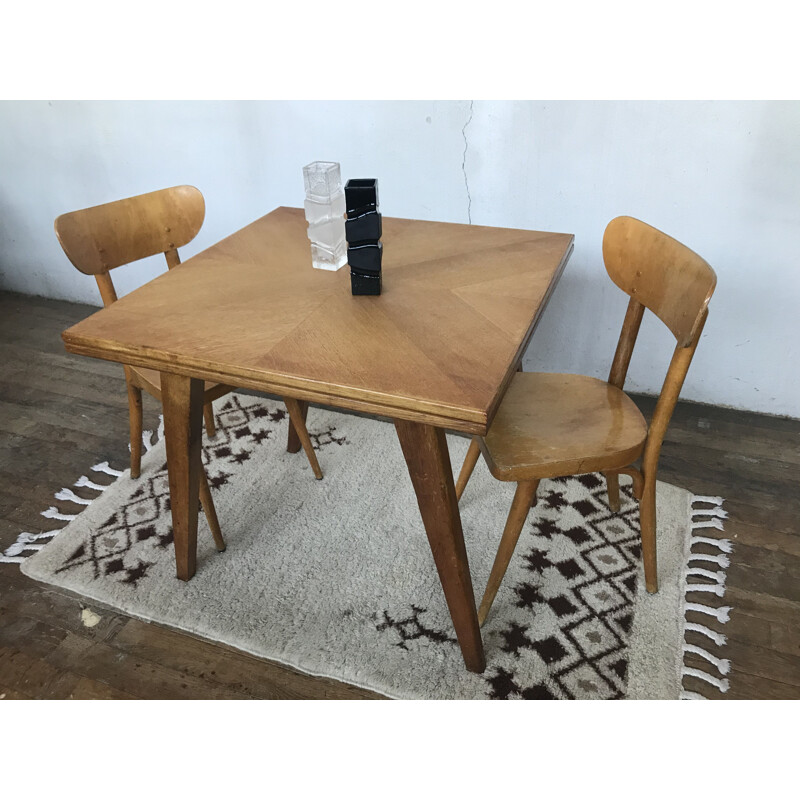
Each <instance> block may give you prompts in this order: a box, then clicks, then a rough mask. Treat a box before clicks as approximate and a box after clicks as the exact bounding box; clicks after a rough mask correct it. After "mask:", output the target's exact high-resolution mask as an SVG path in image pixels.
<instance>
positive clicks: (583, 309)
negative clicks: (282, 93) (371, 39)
mask: <svg viewBox="0 0 800 800" xmlns="http://www.w3.org/2000/svg"><path fill="white" fill-rule="evenodd" d="M462 131H463V133H462ZM465 136H466V154H465ZM799 143H800V103H796V102H792V103H778V102H763V103H761V102H674V103H673V102H669V103H665V102H559V103H551V102H548V103H537V102H515V103H508V102H479V101H476V102H475V103H474V104H473V105H472V106H471V104H470V103H469V102H400V103H398V102H346V103H345V102H293V103H287V102H259V103H249V102H184V103H170V102H147V103H135V102H119V103H100V102H74V103H73V102H70V103H66V102H56V103H46V102H31V103H18V102H6V103H0V287H1V288H4V289H11V290H14V291H20V292H25V293H30V294H41V295H45V296H48V297H57V298H64V299H69V300H80V301H84V302H91V303H95V304H99V300H98V298H97V294H96V292H97V289H96V286H95V284H94V281H93V280H92V279H91V278H88V277H86V276H83V275H81V274H80V273H78V272H77V271H76V270H75V269H74V268H73V267H72V266H71V265H70V264H69V262H68V261H67V260H66V258H65V256H64V255H63V253H62V252H61V250H60V248H59V246H58V243H57V241H56V239H55V236H54V234H53V229H52V224H53V220H54V218H55V217H56V216H57V215H58V214H60V213H63V212H65V211H69V210H73V209H77V208H83V207H85V206H88V205H94V204H97V203H102V202H106V201H109V200H113V199H117V198H120V197H125V196H129V195H133V194H138V193H140V192H145V191H150V190H152V189H155V188H161V187H164V186H170V185H174V184H178V183H191V184H194V185H196V186H198V187H199V188H200V189H201V190H202V191H203V194H204V195H205V198H206V206H207V211H206V222H205V225H204V227H203V230H202V231H201V233H200V235H199V236H198V237H197V239H196V240H195V241H194V242H192V243H191V244H190V245H188V246H187V247H186V248H184V250H183V254H184V257H188V256H190V255H192V254H193V253H195V252H198V251H199V250H201V249H203V248H205V247H207V246H209V245H210V244H212V243H214V242H215V241H217V240H218V239H220V238H222V237H223V236H225V235H227V234H228V233H230V232H232V231H234V230H236V229H237V228H239V227H241V226H243V225H245V224H247V223H248V222H250V221H252V220H253V219H255V218H256V217H258V216H261V215H262V214H264V213H266V212H267V211H269V210H271V209H272V208H274V207H275V206H278V205H301V203H302V198H303V185H302V175H301V168H302V166H303V165H304V164H306V163H308V162H309V161H313V160H315V159H330V160H336V161H339V162H340V163H341V165H342V173H343V176H344V177H348V176H355V175H362V176H363V175H367V176H372V175H374V176H376V177H378V178H379V180H380V191H381V208H382V211H383V213H384V214H386V215H391V216H399V217H414V218H418V219H438V220H443V221H452V222H466V221H467V219H468V208H470V216H471V220H472V222H474V223H478V224H486V225H502V226H508V227H522V228H538V229H542V230H555V231H566V232H570V233H574V234H575V236H576V247H575V252H574V254H573V257H572V259H571V261H570V264H569V266H568V268H567V271H566V272H565V274H564V277H563V279H562V281H561V283H560V285H559V288H558V289H557V291H556V293H555V295H554V297H553V299H552V301H551V304H550V306H549V308H548V310H547V312H546V314H545V316H544V319H543V321H542V324H541V327H540V329H539V331H538V332H537V334H536V336H535V338H534V341H533V344H532V346H531V348H530V349H529V352H528V354H527V356H526V361H525V363H526V366H527V367H528V368H535V369H552V370H563V371H573V372H585V373H587V374H593V375H598V376H605V374H606V373H607V370H608V365H609V362H610V358H611V356H612V354H613V350H614V344H615V341H616V337H617V335H618V333H619V327H620V324H621V321H622V315H623V313H624V308H625V303H626V299H627V298H626V297H625V296H624V295H622V293H621V292H619V290H617V289H616V288H615V287H614V286H613V285H612V284H611V282H610V281H609V279H608V277H607V276H606V274H605V271H604V269H603V267H602V260H601V257H600V243H601V239H602V232H603V228H604V227H605V225H606V223H607V222H608V221H609V220H610V219H611V218H613V217H614V216H617V215H619V214H629V215H631V216H636V217H639V218H641V219H644V220H645V221H647V222H650V223H651V224H653V225H655V226H656V227H658V228H661V229H662V230H664V231H666V232H667V233H669V234H671V235H673V236H675V237H676V238H678V239H680V240H681V241H683V242H685V243H686V244H687V245H689V246H690V247H692V248H693V249H695V250H696V251H697V252H699V253H700V254H701V255H702V256H703V257H704V258H706V259H707V260H708V261H709V262H710V263H711V264H712V266H714V268H715V269H716V270H717V274H718V278H719V284H718V289H717V293H716V295H715V296H714V299H713V300H712V303H711V313H710V317H709V322H708V324H707V326H706V330H705V333H704V336H703V341H702V342H701V345H700V347H699V349H698V353H697V356H696V358H695V363H694V365H693V366H692V369H691V371H690V373H689V377H688V379H687V383H686V386H685V389H684V393H683V396H684V397H685V398H687V399H694V400H699V401H702V402H709V403H717V404H723V405H731V406H734V407H738V408H746V409H753V410H758V411H765V412H769V413H773V414H788V415H791V416H800V388H798V387H800V380H799V379H798V375H800V347H799V346H798V340H799V339H800V314H798V313H797V308H798V302H800V275H799V272H798V266H797V258H798V256H797V253H798V252H800V224H799V223H800V147H798V144H799ZM462 165H463V167H462ZM465 172H466V179H467V183H468V187H469V195H468V193H467V186H466V185H465V174H464V173H465ZM470 199H471V207H470V205H469V203H470ZM162 269H163V266H162V262H161V261H156V260H153V261H152V262H151V263H150V264H148V265H147V266H146V268H145V269H144V270H143V271H142V272H141V273H139V274H138V276H137V280H136V281H134V280H133V279H132V278H130V279H127V280H126V279H125V277H124V271H123V274H121V275H120V281H119V284H120V289H121V292H124V291H127V290H129V289H131V288H133V286H135V285H136V284H137V283H141V282H143V281H144V280H148V279H149V278H151V277H153V276H154V275H155V274H157V273H158V272H159V271H161V270H162ZM128 275H130V273H128ZM115 279H116V276H115ZM646 320H647V318H646ZM672 346H673V345H672V343H671V342H670V339H669V335H668V334H667V333H666V332H665V330H664V329H663V326H660V325H659V323H657V321H655V320H653V319H652V318H650V319H649V320H648V321H646V323H645V325H644V326H643V329H642V334H641V340H640V343H639V346H638V348H637V352H636V354H635V355H634V360H633V363H632V367H631V372H630V377H629V383H628V386H629V388H631V389H632V390H640V391H649V392H657V391H658V389H659V388H660V383H661V380H662V378H663V375H664V370H665V369H666V365H667V363H668V360H669V356H670V354H671V350H672Z"/></svg>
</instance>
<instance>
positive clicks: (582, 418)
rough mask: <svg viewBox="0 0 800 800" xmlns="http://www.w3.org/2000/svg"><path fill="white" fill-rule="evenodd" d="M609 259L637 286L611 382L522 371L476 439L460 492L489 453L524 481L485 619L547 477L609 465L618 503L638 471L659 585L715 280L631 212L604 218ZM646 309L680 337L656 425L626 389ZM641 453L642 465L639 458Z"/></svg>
mask: <svg viewBox="0 0 800 800" xmlns="http://www.w3.org/2000/svg"><path fill="white" fill-rule="evenodd" d="M603 259H604V261H605V266H606V270H607V271H608V274H609V276H610V277H611V279H612V280H613V281H614V283H616V285H617V286H619V288H620V289H622V290H623V291H624V292H625V293H626V294H628V295H630V298H631V299H630V302H629V303H628V311H627V313H626V315H625V321H624V323H623V326H622V333H621V334H620V338H619V344H618V345H617V351H616V354H615V355H614V361H613V363H612V366H611V373H610V375H609V378H608V382H605V381H601V380H598V379H597V378H589V377H585V376H583V375H557V374H543V373H529V372H518V373H516V374H515V375H514V377H513V379H512V381H511V384H510V386H509V388H508V391H507V392H506V395H505V397H504V398H503V400H502V402H501V403H500V407H499V409H498V411H497V415H496V416H495V418H494V421H493V423H492V426H491V428H490V429H489V433H488V434H487V436H486V437H485V438H480V437H475V438H474V439H473V440H472V443H471V444H470V448H469V451H468V453H467V457H466V459H465V461H464V465H463V467H462V468H461V474H460V475H459V477H458V481H457V484H456V496H457V497H458V498H459V499H460V498H461V495H462V494H463V492H464V489H465V487H466V485H467V481H469V478H470V475H471V474H472V470H473V469H474V468H475V464H476V462H477V460H478V456H479V454H480V453H481V452H482V453H483V456H484V458H485V459H486V463H487V465H488V467H489V470H490V472H491V473H492V475H493V476H494V477H495V478H497V479H498V480H501V481H514V482H516V484H517V489H516V493H515V495H514V500H513V502H512V505H511V511H510V513H509V515H508V519H507V520H506V525H505V529H504V531H503V535H502V538H501V541H500V547H499V549H498V552H497V556H496V558H495V562H494V565H493V567H492V571H491V574H490V576H489V581H488V584H487V586H486V591H485V593H484V595H483V600H482V601H481V606H480V609H479V611H478V620H479V622H480V624H481V625H482V624H483V622H484V621H485V620H486V617H487V615H488V613H489V609H490V608H491V606H492V602H493V601H494V598H495V595H496V594H497V590H498V589H499V587H500V583H501V581H502V580H503V576H504V575H505V572H506V569H507V567H508V564H509V561H510V560H511V556H512V554H513V552H514V548H515V546H516V544H517V540H518V539H519V535H520V532H521V530H522V526H523V524H524V523H525V519H526V518H527V516H528V510H529V508H530V507H531V505H535V504H536V490H537V487H538V485H539V481H540V480H541V479H543V478H558V477H565V476H568V475H579V474H583V473H587V472H602V473H604V475H605V478H606V482H607V488H608V502H609V506H610V507H611V509H612V510H614V511H619V508H620V500H619V475H620V474H626V475H629V476H630V477H631V478H632V479H633V493H634V496H635V497H636V499H637V500H638V501H639V517H640V522H641V532H642V557H643V560H644V572H645V585H646V587H647V591H648V592H656V591H658V578H657V566H656V540H655V535H656V505H655V497H656V472H657V469H658V457H659V453H660V451H661V443H662V441H663V439H664V434H665V432H666V429H667V425H668V424H669V420H670V417H671V416H672V412H673V410H674V408H675V403H676V402H677V400H678V395H679V393H680V390H681V386H682V385H683V381H684V378H685V377H686V373H687V371H688V369H689V365H690V364H691V361H692V357H693V356H694V351H695V349H696V348H697V343H698V341H699V339H700V334H701V332H702V330H703V325H704V324H705V321H706V317H707V315H708V310H707V309H708V302H709V300H710V299H711V295H712V294H713V293H714V287H715V285H716V282H717V278H716V275H715V274H714V270H713V269H711V267H710V266H709V265H708V264H707V263H706V262H705V261H704V260H703V259H702V258H700V256H698V255H697V254H696V253H693V252H692V251H691V250H689V248H687V247H685V246H684V245H682V244H681V243H680V242H677V241H676V240H675V239H672V238H670V237H669V236H667V235H666V234H664V233H661V231H658V230H656V229H655V228H652V227H651V226H650V225H646V224H645V223H644V222H640V221H639V220H636V219H633V218H631V217H617V218H616V219H614V220H612V221H611V222H610V223H609V224H608V226H607V227H606V231H605V235H604V237H603ZM645 308H648V309H650V310H651V311H652V312H653V313H654V314H655V315H656V316H657V317H658V318H659V319H660V320H661V321H662V322H663V323H664V324H665V325H666V326H667V327H668V328H669V330H670V331H671V332H672V334H673V335H674V336H675V339H676V340H677V345H676V347H675V352H674V354H673V356H672V361H671V363H670V365H669V370H668V371H667V376H666V379H665V381H664V385H663V386H662V388H661V394H660V396H659V398H658V402H657V404H656V408H655V411H654V413H653V418H652V420H651V422H650V427H649V430H648V426H647V422H646V421H645V419H644V417H643V416H642V414H641V413H640V412H639V410H638V408H637V407H636V405H635V404H634V403H633V401H632V400H631V399H630V398H629V397H628V396H627V395H626V394H625V393H624V392H623V391H622V387H623V384H624V382H625V376H626V374H627V371H628V365H629V364H630V359H631V354H632V352H633V347H634V344H635V342H636V336H637V334H638V332H639V325H640V324H641V321H642V315H643V314H644V310H645ZM639 459H641V463H640V465H639V466H635V462H636V461H637V460H639Z"/></svg>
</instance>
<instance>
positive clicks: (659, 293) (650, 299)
mask: <svg viewBox="0 0 800 800" xmlns="http://www.w3.org/2000/svg"><path fill="white" fill-rule="evenodd" d="M603 259H604V261H605V265H606V270H607V271H608V274H609V275H610V277H611V280H613V281H614V283H616V284H617V286H619V288H620V289H622V291H623V292H625V293H626V294H629V295H630V296H631V297H632V298H634V299H635V300H637V301H638V302H639V303H641V304H642V305H643V306H644V307H645V308H649V309H650V311H652V312H653V313H654V314H655V315H656V316H657V317H658V318H659V319H660V320H661V321H662V322H663V323H664V324H665V325H666V326H667V327H668V328H669V329H670V330H671V331H672V333H673V335H674V336H675V338H676V339H677V340H678V344H679V345H680V346H681V347H688V346H689V345H690V344H691V343H692V342H693V341H694V340H695V339H696V337H697V333H698V328H699V326H700V322H701V319H702V317H703V315H704V313H705V310H706V307H707V306H708V301H709V300H710V299H711V295H712V294H713V293H714V287H715V286H716V283H717V276H716V274H715V273H714V270H713V269H711V267H710V266H709V265H708V264H707V263H706V262H705V261H704V260H703V259H702V258H701V257H700V256H699V255H697V253H695V252H693V251H692V250H690V249H689V248H688V247H686V246H685V245H682V244H681V243H680V242H678V241H677V240H675V239H673V238H672V237H671V236H667V235H666V234H665V233H662V232H661V231H659V230H657V229H656V228H653V227H652V226H650V225H647V224H646V223H644V222H640V221H639V220H638V219H633V218H632V217H617V218H616V219H614V220H612V221H611V222H609V223H608V226H607V227H606V232H605V235H604V236H603Z"/></svg>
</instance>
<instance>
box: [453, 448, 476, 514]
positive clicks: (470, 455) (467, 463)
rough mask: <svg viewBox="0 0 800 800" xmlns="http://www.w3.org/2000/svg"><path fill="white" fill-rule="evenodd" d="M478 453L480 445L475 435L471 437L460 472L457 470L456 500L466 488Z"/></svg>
mask: <svg viewBox="0 0 800 800" xmlns="http://www.w3.org/2000/svg"><path fill="white" fill-rule="evenodd" d="M480 454H481V447H480V445H479V444H478V439H477V437H473V439H472V441H471V442H470V443H469V450H467V457H466V458H465V459H464V464H463V465H462V467H461V472H459V474H458V480H457V481H456V501H458V500H460V499H461V495H462V494H464V489H466V488H467V483H468V482H469V479H470V476H471V475H472V470H474V469H475V465H476V464H477V463H478V456H480Z"/></svg>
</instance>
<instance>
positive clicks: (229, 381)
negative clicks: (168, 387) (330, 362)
mask: <svg viewBox="0 0 800 800" xmlns="http://www.w3.org/2000/svg"><path fill="white" fill-rule="evenodd" d="M61 338H62V339H63V341H64V346H65V349H66V350H67V352H68V353H73V354H75V355H80V356H89V357H91V358H99V359H101V360H103V361H112V362H115V363H119V364H127V365H130V366H134V367H144V368H146V369H153V370H157V371H160V372H170V373H173V374H175V375H186V376H188V377H190V378H199V379H201V380H207V381H215V382H217V383H223V384H226V385H229V386H233V387H234V388H240V389H253V390H255V391H260V392H267V393H269V394H275V395H279V396H282V397H291V398H294V399H296V400H307V401H309V402H312V403H318V404H320V405H324V406H331V407H333V408H344V409H350V410H353V411H362V412H366V413H370V414H378V415H381V416H386V417H392V418H396V419H404V420H408V421H410V422H422V423H425V424H428V425H435V426H437V427H441V428H447V429H449V430H456V431H463V432H464V433H471V434H478V435H481V436H484V435H485V434H486V432H487V431H488V424H487V414H486V413H485V412H482V411H480V410H477V409H471V408H463V407H459V406H448V405H443V404H441V403H431V402H428V401H426V400H420V399H417V398H410V397H408V398H401V397H398V396H396V395H386V394H383V393H381V392H372V391H369V390H366V389H359V388H356V387H349V386H332V385H330V384H326V383H321V382H318V381H314V380H311V379H304V378H297V377H294V376H289V375H283V374H281V373H276V372H267V373H265V372H258V371H256V370H242V371H241V372H237V373H236V374H232V373H229V372H225V371H223V370H220V369H215V368H214V367H213V366H212V365H209V364H208V363H207V362H200V361H195V360H193V359H182V361H181V363H180V364H176V363H175V362H174V361H172V360H170V358H169V357H168V356H164V355H159V354H155V353H152V352H149V351H146V350H143V349H141V350H140V349H130V348H121V347H119V346H118V345H116V344H115V343H114V342H112V341H109V340H103V339H91V340H87V339H84V338H83V337H81V336H76V335H74V334H70V330H69V329H68V330H66V331H64V332H63V333H62V335H61ZM398 400H405V401H406V402H405V403H402V404H401V403H398V402H397V401H398ZM414 406H416V407H414Z"/></svg>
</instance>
